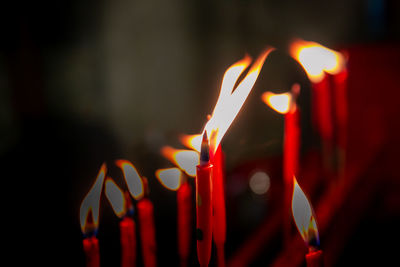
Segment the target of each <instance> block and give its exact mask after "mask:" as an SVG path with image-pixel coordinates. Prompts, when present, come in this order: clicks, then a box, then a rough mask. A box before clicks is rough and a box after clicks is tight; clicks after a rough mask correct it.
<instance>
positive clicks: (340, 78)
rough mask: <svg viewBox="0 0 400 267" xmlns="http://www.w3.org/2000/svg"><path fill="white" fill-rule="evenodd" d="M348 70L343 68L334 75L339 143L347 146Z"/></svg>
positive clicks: (342, 146)
mask: <svg viewBox="0 0 400 267" xmlns="http://www.w3.org/2000/svg"><path fill="white" fill-rule="evenodd" d="M347 76H348V73H347V70H346V69H345V70H343V71H341V72H339V73H338V74H336V75H334V76H333V89H334V95H335V121H336V127H337V131H338V133H337V144H338V146H339V147H341V148H343V149H345V148H346V143H347V140H346V131H347V129H346V128H347V127H346V125H347V116H348V115H347V112H348V111H347V108H348V107H347Z"/></svg>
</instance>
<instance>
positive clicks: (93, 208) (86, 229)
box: [80, 164, 107, 267]
mask: <svg viewBox="0 0 400 267" xmlns="http://www.w3.org/2000/svg"><path fill="white" fill-rule="evenodd" d="M106 171H107V168H106V165H105V164H103V165H102V166H101V168H100V171H99V173H98V175H97V178H96V181H95V183H94V184H93V186H92V188H91V189H90V190H89V192H88V193H87V195H86V196H85V198H84V199H83V201H82V204H81V207H80V224H81V229H82V233H83V235H84V237H85V238H84V239H83V249H84V251H85V254H86V266H87V267H99V266H100V253H99V241H98V239H97V238H96V234H97V229H98V225H99V209H100V197H101V192H102V190H103V182H104V177H105V174H106Z"/></svg>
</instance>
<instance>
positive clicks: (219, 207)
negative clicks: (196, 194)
mask: <svg viewBox="0 0 400 267" xmlns="http://www.w3.org/2000/svg"><path fill="white" fill-rule="evenodd" d="M211 163H212V165H213V166H214V167H213V179H212V185H213V190H212V198H213V209H214V212H213V238H214V242H215V244H216V247H217V260H218V266H219V267H223V266H225V251H224V250H225V249H224V246H225V240H226V211H225V190H224V178H225V177H224V166H225V159H224V154H223V151H222V148H221V145H219V146H218V148H217V150H216V152H215V154H214V155H212V157H211Z"/></svg>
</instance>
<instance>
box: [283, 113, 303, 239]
mask: <svg viewBox="0 0 400 267" xmlns="http://www.w3.org/2000/svg"><path fill="white" fill-rule="evenodd" d="M299 113H300V112H299V109H298V108H296V109H294V110H291V111H289V112H288V113H286V114H285V129H284V131H285V133H284V141H283V180H284V213H283V222H284V224H285V226H284V238H285V240H284V242H285V244H287V242H289V240H290V236H291V233H290V229H291V215H290V214H291V202H292V194H293V192H292V191H293V175H297V174H298V170H299V149H300V127H299Z"/></svg>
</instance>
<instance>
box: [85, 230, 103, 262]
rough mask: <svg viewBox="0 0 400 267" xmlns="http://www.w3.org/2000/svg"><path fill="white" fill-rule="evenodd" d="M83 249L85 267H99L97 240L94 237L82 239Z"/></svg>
mask: <svg viewBox="0 0 400 267" xmlns="http://www.w3.org/2000/svg"><path fill="white" fill-rule="evenodd" d="M83 249H84V251H85V254H86V267H99V266H100V253H99V240H98V239H97V238H96V237H95V236H91V237H87V238H85V239H83Z"/></svg>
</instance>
